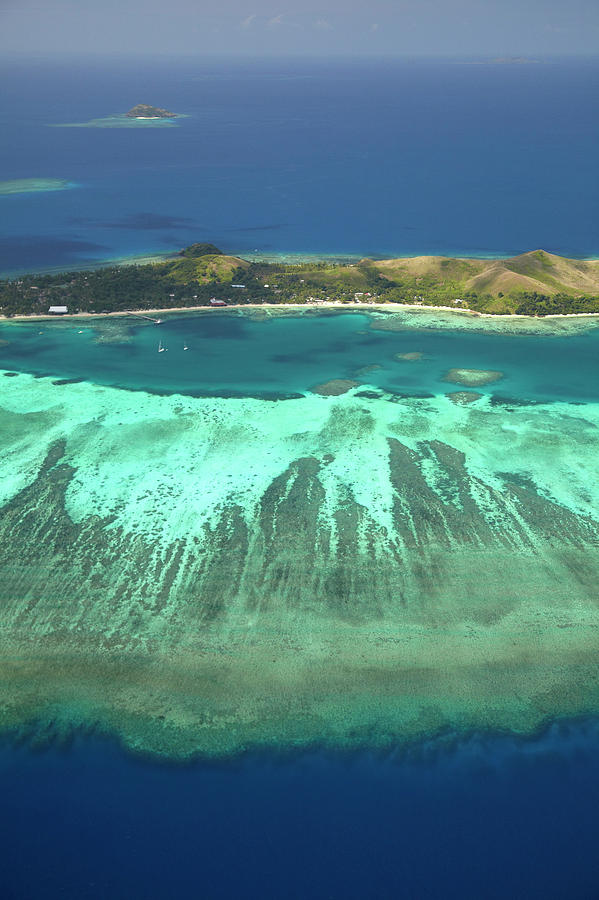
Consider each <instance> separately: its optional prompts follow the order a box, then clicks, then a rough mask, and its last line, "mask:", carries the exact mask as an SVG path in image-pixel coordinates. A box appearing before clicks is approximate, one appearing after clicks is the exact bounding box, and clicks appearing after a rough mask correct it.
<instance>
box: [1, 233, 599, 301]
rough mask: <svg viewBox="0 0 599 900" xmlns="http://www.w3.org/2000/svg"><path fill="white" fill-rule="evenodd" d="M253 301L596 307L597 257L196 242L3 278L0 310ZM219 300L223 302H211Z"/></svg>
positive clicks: (598, 298)
mask: <svg viewBox="0 0 599 900" xmlns="http://www.w3.org/2000/svg"><path fill="white" fill-rule="evenodd" d="M213 299H217V300H222V301H224V303H226V305H235V306H245V305H255V304H261V305H262V304H265V305H277V306H285V305H290V306H291V305H292V306H314V307H317V308H318V307H320V306H322V305H323V304H324V305H327V304H347V305H352V306H355V307H361V308H364V307H366V306H375V305H376V306H381V307H382V306H387V307H388V308H389V309H391V308H392V307H393V306H395V305H396V304H402V305H405V306H413V307H429V306H430V307H436V308H445V309H447V308H449V309H452V310H461V311H464V312H465V313H467V314H470V315H480V314H485V315H494V316H505V315H519V316H546V315H568V314H581V313H587V314H588V313H599V260H596V259H586V260H582V259H567V258H566V257H562V256H557V255H556V254H553V253H547V252H546V251H544V250H534V251H530V252H527V253H522V254H520V255H519V256H515V257H511V258H509V259H477V258H472V259H458V258H453V257H442V256H419V257H412V258H398V259H379V260H375V259H369V258H364V259H357V260H356V261H355V262H339V261H336V260H331V259H323V260H321V261H314V260H309V261H305V262H299V263H294V264H289V263H287V262H284V261H274V262H262V261H254V260H247V259H243V258H241V257H239V256H234V255H231V254H227V253H223V252H222V251H221V250H220V249H219V248H218V247H217V246H215V244H212V243H195V244H192V245H191V246H189V247H187V248H185V249H184V250H181V251H180V252H179V253H177V254H174V255H173V256H171V257H170V258H168V259H164V260H163V261H160V262H154V263H149V264H142V265H132V264H121V265H111V266H104V267H101V268H96V269H87V270H86V269H83V270H81V271H71V272H66V273H65V272H61V273H59V274H56V273H53V274H25V275H19V276H18V278H17V277H15V278H14V279H6V280H0V315H2V316H15V315H19V316H23V315H43V314H45V313H46V312H47V310H48V307H49V306H68V307H69V312H72V313H75V314H76V313H98V314H106V313H112V312H115V313H116V312H121V313H122V312H125V311H131V310H150V309H156V310H162V309H173V308H175V309H178V308H186V309H191V308H195V307H202V306H211V305H212V306H215V305H216V304H214V303H211V301H212V300H213ZM218 305H221V304H218Z"/></svg>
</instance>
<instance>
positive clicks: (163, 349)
mask: <svg viewBox="0 0 599 900" xmlns="http://www.w3.org/2000/svg"><path fill="white" fill-rule="evenodd" d="M165 350H166V347H163V346H162V341H159V342H158V352H159V353H164V351H165Z"/></svg>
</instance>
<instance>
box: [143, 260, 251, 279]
mask: <svg viewBox="0 0 599 900" xmlns="http://www.w3.org/2000/svg"><path fill="white" fill-rule="evenodd" d="M248 267H249V263H248V262H246V261H245V260H244V259H240V258H239V257H237V256H225V255H224V254H209V255H206V256H200V257H196V258H191V259H190V258H187V257H181V258H180V259H177V260H175V261H174V262H168V263H157V265H156V268H157V270H158V271H160V273H161V274H162V275H165V276H168V277H169V278H170V279H172V281H174V282H175V283H176V284H189V283H190V282H192V281H197V282H199V283H200V284H207V283H208V282H218V283H226V282H231V281H233V280H234V279H233V276H234V274H235V272H238V271H239V270H240V269H247V268H248Z"/></svg>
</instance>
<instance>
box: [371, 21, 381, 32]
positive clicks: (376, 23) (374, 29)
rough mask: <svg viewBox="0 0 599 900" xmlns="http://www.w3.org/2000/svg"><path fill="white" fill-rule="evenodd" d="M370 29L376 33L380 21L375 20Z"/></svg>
mask: <svg viewBox="0 0 599 900" xmlns="http://www.w3.org/2000/svg"><path fill="white" fill-rule="evenodd" d="M370 30H371V31H372V32H373V33H374V32H375V31H378V30H379V23H378V22H373V23H372V25H371V26H370Z"/></svg>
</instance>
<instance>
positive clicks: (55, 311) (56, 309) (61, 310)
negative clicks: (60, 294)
mask: <svg viewBox="0 0 599 900" xmlns="http://www.w3.org/2000/svg"><path fill="white" fill-rule="evenodd" d="M68 311H69V310H68V308H67V307H66V306H51V307H50V309H49V310H48V312H49V313H51V314H52V315H53V316H64V315H65V314H66V313H68Z"/></svg>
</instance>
